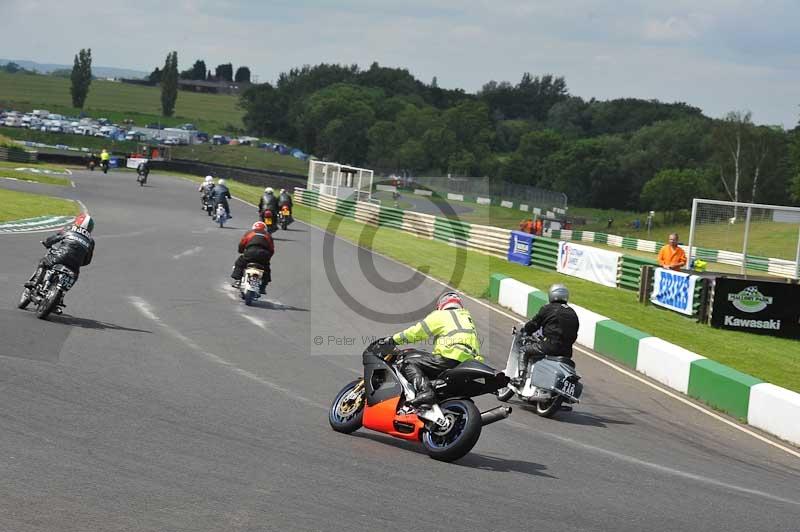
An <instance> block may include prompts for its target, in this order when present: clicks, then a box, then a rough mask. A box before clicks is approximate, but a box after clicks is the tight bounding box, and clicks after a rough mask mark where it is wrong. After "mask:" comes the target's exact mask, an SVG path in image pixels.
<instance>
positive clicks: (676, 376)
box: [636, 336, 705, 393]
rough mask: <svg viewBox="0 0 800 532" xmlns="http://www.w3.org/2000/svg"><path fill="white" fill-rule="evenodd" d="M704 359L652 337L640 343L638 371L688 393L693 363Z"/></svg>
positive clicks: (643, 339) (637, 361) (637, 362)
mask: <svg viewBox="0 0 800 532" xmlns="http://www.w3.org/2000/svg"><path fill="white" fill-rule="evenodd" d="M704 358H705V357H703V356H700V355H698V354H697V353H692V352H691V351H689V350H687V349H684V348H682V347H678V346H677V345H674V344H671V343H669V342H666V341H664V340H662V339H661V338H655V337H652V336H651V337H649V338H642V339H641V340H640V341H639V352H638V355H637V359H636V371H638V372H640V373H644V374H645V375H647V376H648V377H652V378H653V379H655V380H657V381H658V382H660V383H663V384H666V385H667V386H669V387H670V388H673V389H675V390H678V391H679V392H683V393H686V392H688V391H689V370H690V368H691V365H692V362H694V361H695V360H701V359H704Z"/></svg>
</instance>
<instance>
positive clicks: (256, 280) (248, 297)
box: [239, 262, 264, 306]
mask: <svg viewBox="0 0 800 532" xmlns="http://www.w3.org/2000/svg"><path fill="white" fill-rule="evenodd" d="M263 278H264V267H263V266H262V265H260V264H256V263H253V262H251V263H249V264H248V265H247V267H246V268H245V270H244V276H243V277H242V280H241V283H240V284H239V294H240V295H241V297H242V299H244V304H245V305H247V306H250V305H251V304H252V303H253V301H255V300H256V299H258V298H259V297H261V280H262V279H263Z"/></svg>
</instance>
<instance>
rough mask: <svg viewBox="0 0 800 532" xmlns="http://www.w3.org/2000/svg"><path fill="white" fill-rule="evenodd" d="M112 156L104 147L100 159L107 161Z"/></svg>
mask: <svg viewBox="0 0 800 532" xmlns="http://www.w3.org/2000/svg"><path fill="white" fill-rule="evenodd" d="M110 158H111V155H109V153H108V152H107V151H106V149H105V148H103V151H102V152H100V161H107V160H109V159H110Z"/></svg>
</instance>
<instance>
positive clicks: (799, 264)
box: [794, 230, 800, 279]
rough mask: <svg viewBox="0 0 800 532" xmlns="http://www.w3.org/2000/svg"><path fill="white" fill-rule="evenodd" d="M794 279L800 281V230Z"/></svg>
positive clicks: (798, 232)
mask: <svg viewBox="0 0 800 532" xmlns="http://www.w3.org/2000/svg"><path fill="white" fill-rule="evenodd" d="M794 278H795V279H800V230H798V231H797V254H796V255H795V257H794Z"/></svg>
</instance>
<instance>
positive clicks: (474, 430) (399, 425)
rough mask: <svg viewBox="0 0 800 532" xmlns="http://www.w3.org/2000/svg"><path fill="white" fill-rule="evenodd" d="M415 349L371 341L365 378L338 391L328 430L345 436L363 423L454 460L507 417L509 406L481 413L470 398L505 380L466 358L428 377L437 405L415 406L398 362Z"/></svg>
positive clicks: (365, 357)
mask: <svg viewBox="0 0 800 532" xmlns="http://www.w3.org/2000/svg"><path fill="white" fill-rule="evenodd" d="M415 352H416V350H414V349H396V348H392V349H391V351H390V352H388V353H387V352H386V348H385V347H383V346H380V345H378V341H375V342H372V343H371V344H370V345H369V346H367V348H366V349H365V350H364V352H363V353H362V362H363V364H364V376H363V378H360V379H358V380H355V381H353V382H351V383H349V384H347V385H346V386H345V387H344V388H342V390H341V391H340V392H339V393H338V394H337V395H336V398H335V399H334V400H333V403H332V404H331V408H330V411H329V413H328V421H329V423H330V425H331V428H332V429H333V430H335V431H337V432H341V433H344V434H349V433H352V432H354V431H356V430H358V429H359V428H361V427H365V428H368V429H371V430H374V431H376V432H382V433H384V434H389V435H391V436H394V437H395V438H400V439H403V440H408V441H421V442H422V445H423V446H424V447H425V450H426V451H427V452H428V455H429V456H430V457H431V458H433V459H435V460H441V461H444V462H452V461H454V460H458V459H459V458H461V457H463V456H464V455H466V454H467V453H468V452H469V451H470V450H471V449H472V448H473V447H474V446H475V444H476V443H477V442H478V438H479V437H480V435H481V429H482V428H483V427H484V426H486V425H489V424H490V423H494V422H496V421H500V420H501V419H505V418H507V417H508V415H509V414H510V413H511V407H508V406H502V405H501V406H498V407H496V408H492V409H490V410H487V411H485V412H480V411H479V410H478V407H477V406H475V403H473V402H472V399H471V398H472V397H476V396H478V395H484V394H490V393H496V391H497V390H498V389H500V388H502V387H503V386H505V385H506V384H508V378H507V377H506V376H505V375H504V374H503V373H502V372H500V371H496V370H495V369H493V368H491V367H489V366H487V365H485V364H482V363H480V362H477V361H475V360H468V361H466V362H462V363H461V364H459V365H458V366H456V367H454V368H451V369H447V370H445V371H443V372H442V373H441V374H440V375H439V376H438V378H436V379H434V380H432V381H431V384H432V386H433V390H434V392H435V394H436V403H434V404H432V405H426V406H418V407H413V406H411V405H409V404H408V402H409V401H410V400H412V399H413V398H414V397H415V396H416V394H415V392H414V388H413V387H412V386H411V384H410V383H409V382H408V380H406V379H405V377H403V374H402V373H401V372H400V370H399V366H400V364H401V363H402V361H403V358H404V357H405V356H407V355H409V354H411V353H415Z"/></svg>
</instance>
